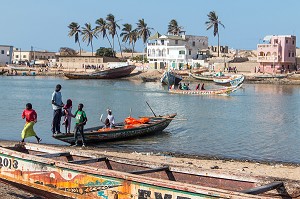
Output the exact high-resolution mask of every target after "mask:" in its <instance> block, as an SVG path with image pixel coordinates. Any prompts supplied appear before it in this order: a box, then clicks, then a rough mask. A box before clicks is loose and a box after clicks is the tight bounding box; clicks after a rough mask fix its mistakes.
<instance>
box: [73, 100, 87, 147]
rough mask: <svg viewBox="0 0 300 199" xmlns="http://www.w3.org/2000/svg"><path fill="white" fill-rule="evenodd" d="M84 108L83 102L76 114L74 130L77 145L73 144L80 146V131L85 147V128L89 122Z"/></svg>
mask: <svg viewBox="0 0 300 199" xmlns="http://www.w3.org/2000/svg"><path fill="white" fill-rule="evenodd" d="M82 109H83V104H79V105H78V110H77V111H76V112H75V114H74V117H75V120H76V124H75V132H74V139H75V145H73V146H78V136H77V132H78V131H79V133H80V135H81V138H82V147H85V138H84V133H83V128H84V125H85V124H86V122H87V117H86V114H85V112H84V111H83V110H82Z"/></svg>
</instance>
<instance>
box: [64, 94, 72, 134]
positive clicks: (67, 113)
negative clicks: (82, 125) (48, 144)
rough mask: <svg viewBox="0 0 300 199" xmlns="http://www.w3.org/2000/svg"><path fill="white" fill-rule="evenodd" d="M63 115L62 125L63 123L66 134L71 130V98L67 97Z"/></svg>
mask: <svg viewBox="0 0 300 199" xmlns="http://www.w3.org/2000/svg"><path fill="white" fill-rule="evenodd" d="M63 115H64V116H65V118H64V122H63V125H65V130H66V134H68V133H70V131H71V120H72V117H74V116H73V114H72V100H71V99H68V100H67V104H66V105H65V106H64V108H63Z"/></svg>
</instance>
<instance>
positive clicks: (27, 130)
mask: <svg viewBox="0 0 300 199" xmlns="http://www.w3.org/2000/svg"><path fill="white" fill-rule="evenodd" d="M22 119H26V123H25V125H24V128H23V131H22V134H21V137H22V141H21V142H22V143H24V141H25V138H27V137H31V136H35V138H36V140H37V143H40V142H41V141H42V139H41V138H39V137H38V136H37V135H36V133H35V131H34V130H33V126H34V125H35V123H36V122H37V113H36V112H35V110H33V109H32V104H31V103H27V104H26V108H25V109H24V110H23V113H22Z"/></svg>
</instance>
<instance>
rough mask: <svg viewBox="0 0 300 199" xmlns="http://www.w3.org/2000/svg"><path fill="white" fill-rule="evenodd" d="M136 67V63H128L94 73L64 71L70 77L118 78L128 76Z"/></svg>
mask: <svg viewBox="0 0 300 199" xmlns="http://www.w3.org/2000/svg"><path fill="white" fill-rule="evenodd" d="M135 67H136V66H134V65H127V66H120V67H114V68H109V69H105V70H101V71H96V72H92V73H64V75H65V76H66V77H67V78H69V79H116V78H120V77H125V76H128V75H129V74H130V73H131V72H132V71H133V70H134V69H135Z"/></svg>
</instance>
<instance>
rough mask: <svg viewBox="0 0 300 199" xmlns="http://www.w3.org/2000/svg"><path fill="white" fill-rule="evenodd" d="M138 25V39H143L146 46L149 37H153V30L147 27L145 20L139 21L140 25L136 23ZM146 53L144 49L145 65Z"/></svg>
mask: <svg viewBox="0 0 300 199" xmlns="http://www.w3.org/2000/svg"><path fill="white" fill-rule="evenodd" d="M136 25H137V28H136V31H137V34H138V37H139V38H142V39H143V43H144V45H145V43H146V42H147V39H148V37H150V35H151V30H153V28H149V27H147V24H146V23H145V20H144V19H139V21H138V23H136ZM144 53H145V47H144V48H143V63H144Z"/></svg>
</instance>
